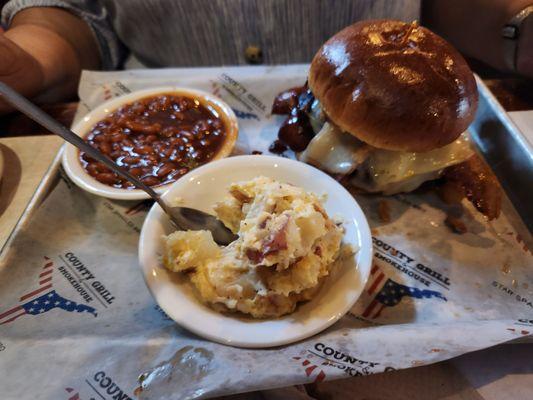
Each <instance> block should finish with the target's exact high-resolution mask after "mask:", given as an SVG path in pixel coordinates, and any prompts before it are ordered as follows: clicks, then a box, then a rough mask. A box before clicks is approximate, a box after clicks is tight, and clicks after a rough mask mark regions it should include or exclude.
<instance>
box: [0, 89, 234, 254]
mask: <svg viewBox="0 0 533 400" xmlns="http://www.w3.org/2000/svg"><path fill="white" fill-rule="evenodd" d="M0 96H2V97H3V99H4V100H5V101H6V102H7V103H9V104H10V105H11V106H13V107H14V108H16V109H17V110H19V111H20V112H22V113H23V114H26V115H27V116H28V117H29V118H31V119H32V120H34V121H35V122H37V123H38V124H40V125H42V126H43V127H44V128H46V129H48V130H49V131H50V132H53V133H55V134H56V135H58V136H60V137H62V138H63V139H65V140H66V141H67V142H69V143H71V144H73V145H74V146H76V147H77V148H79V149H80V150H82V151H84V152H85V153H87V154H88V155H89V156H91V157H92V158H94V159H95V160H98V161H100V162H101V163H103V164H104V165H105V166H106V167H108V168H109V169H111V170H112V171H114V172H116V173H117V174H118V175H120V176H121V177H123V178H125V179H127V180H128V181H130V182H131V183H133V185H135V187H136V188H138V189H141V190H143V191H145V192H146V193H148V195H149V196H150V197H151V198H152V199H154V200H155V201H156V202H157V204H159V206H160V207H161V208H162V209H163V211H164V212H165V213H166V214H167V215H168V217H169V218H170V221H171V222H172V223H173V224H174V225H175V227H176V228H177V229H181V230H201V229H207V230H208V231H211V233H212V234H213V239H214V240H215V242H217V243H218V244H221V245H226V244H229V243H231V242H233V241H234V240H235V239H236V238H237V236H236V235H234V234H233V233H232V232H231V231H230V230H229V229H228V228H226V226H225V225H224V224H223V223H222V222H221V221H220V220H218V219H217V218H216V217H214V216H213V215H209V214H207V213H205V212H203V211H200V210H196V209H193V208H187V207H170V206H169V205H168V204H166V203H165V202H164V201H163V200H162V199H161V197H160V196H159V195H158V194H157V193H156V192H155V191H154V190H153V189H152V188H151V187H149V186H147V185H145V184H144V183H142V182H141V181H140V180H139V179H138V178H137V177H135V176H133V175H131V174H130V173H129V172H128V171H126V170H124V169H122V168H121V167H119V166H118V165H117V164H115V163H114V162H113V161H111V159H109V158H107V157H106V156H104V155H103V154H102V153H100V152H99V151H98V150H96V149H95V148H94V147H92V146H90V145H89V144H87V143H86V142H85V141H84V140H83V139H82V138H80V137H79V136H78V135H76V134H75V133H74V132H72V131H71V130H70V129H67V128H66V127H65V126H63V125H61V124H60V123H59V122H57V121H56V120H55V119H53V118H52V117H51V116H50V115H48V114H46V113H45V112H44V111H43V110H41V109H40V108H39V107H37V106H36V105H34V104H33V103H32V102H30V101H29V100H28V99H26V98H25V97H23V96H22V95H20V94H19V93H17V92H16V91H15V90H13V89H12V88H10V87H9V86H8V85H6V84H5V83H3V82H0Z"/></svg>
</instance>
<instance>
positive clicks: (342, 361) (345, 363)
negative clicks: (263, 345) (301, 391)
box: [292, 342, 394, 383]
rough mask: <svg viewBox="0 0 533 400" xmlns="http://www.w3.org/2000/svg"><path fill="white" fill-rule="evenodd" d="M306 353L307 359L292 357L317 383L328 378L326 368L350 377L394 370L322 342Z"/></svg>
mask: <svg viewBox="0 0 533 400" xmlns="http://www.w3.org/2000/svg"><path fill="white" fill-rule="evenodd" d="M306 352H307V356H306V357H292V359H293V360H295V361H298V362H299V363H300V364H301V366H302V368H303V370H304V373H305V375H306V376H308V377H311V378H312V379H313V382H315V383H318V382H322V381H323V380H324V379H326V378H327V374H326V372H325V369H326V367H331V368H334V369H337V370H341V371H342V372H344V373H345V374H346V375H349V376H363V375H370V374H373V373H377V372H383V371H391V370H394V368H392V367H385V368H384V367H383V366H382V365H381V364H380V363H379V362H374V361H366V360H362V359H360V358H357V357H355V356H353V355H350V354H347V353H345V352H343V351H341V350H338V349H336V348H334V347H333V346H331V345H327V344H326V343H322V342H317V343H315V345H314V346H313V348H312V349H307V350H306Z"/></svg>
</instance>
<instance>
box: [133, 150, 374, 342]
mask: <svg viewBox="0 0 533 400" xmlns="http://www.w3.org/2000/svg"><path fill="white" fill-rule="evenodd" d="M261 175H262V176H267V177H271V178H273V179H277V180H279V181H282V182H287V183H292V184H294V185H297V186H300V187H303V188H305V189H306V190H309V191H312V192H314V193H316V194H322V193H327V194H328V199H327V201H326V203H325V208H326V211H327V212H328V214H329V215H331V216H334V215H339V216H341V217H342V219H343V220H344V227H345V228H346V234H345V236H344V243H349V244H352V245H354V246H355V247H357V248H359V251H358V252H357V253H356V254H355V255H354V256H353V257H348V259H346V260H345V262H343V263H341V265H339V268H336V270H335V273H334V274H332V275H330V276H328V277H327V278H326V281H325V283H324V285H323V286H322V288H321V289H320V291H319V292H318V294H317V296H316V297H315V298H313V299H312V300H311V301H309V302H307V303H304V304H301V305H300V306H299V307H298V308H297V309H296V311H295V312H294V313H292V314H290V315H287V316H284V317H281V318H277V319H270V320H253V319H251V318H244V317H237V316H234V315H231V314H220V313H217V312H215V311H213V310H212V309H210V308H209V307H208V306H206V305H204V304H202V303H201V302H200V300H199V299H198V298H197V297H196V295H195V293H194V291H193V287H192V286H191V284H190V283H189V282H188V280H187V279H183V278H180V274H178V273H174V272H170V271H168V270H166V269H165V268H164V267H163V266H162V264H161V262H160V255H161V254H162V245H163V243H162V236H163V235H165V234H169V233H171V232H172V231H173V229H172V228H171V226H170V224H169V222H168V220H167V218H166V217H165V215H164V214H163V212H162V210H161V208H160V207H159V206H154V207H152V209H151V210H150V212H149V213H148V216H147V217H146V220H145V222H144V225H143V227H142V231H141V237H140V240H139V260H140V264H141V268H142V272H143V275H144V279H145V281H146V284H147V285H148V288H149V289H150V291H151V293H152V295H153V296H154V298H155V300H156V301H157V303H158V304H159V305H160V306H161V308H162V309H163V310H164V311H165V312H166V313H167V314H168V315H169V316H170V317H171V318H172V319H173V320H174V321H176V322H177V323H178V324H180V325H181V326H183V327H185V328H187V329H189V330H190V331H192V332H194V333H196V334H198V335H200V336H202V337H205V338H207V339H210V340H213V341H215V342H219V343H223V344H227V345H231V346H238V347H271V346H278V345H283V344H287V343H291V342H295V341H298V340H301V339H304V338H307V337H309V336H312V335H314V334H316V333H318V332H320V331H322V330H323V329H325V328H327V327H328V326H330V325H332V324H333V323H335V321H337V320H338V319H339V318H341V317H342V316H343V315H344V314H345V313H346V312H347V311H348V310H349V309H350V308H351V307H352V306H353V305H354V303H355V301H356V300H357V299H358V298H359V296H360V295H361V293H362V291H363V288H364V286H365V284H366V281H367V279H368V276H369V273H370V268H371V261H372V238H371V236H370V229H369V227H368V223H367V221H366V218H365V216H364V214H363V212H362V211H361V208H360V207H359V205H358V204H357V203H356V201H355V200H354V198H353V197H352V196H351V195H350V194H349V193H348V191H346V189H344V187H342V186H341V185H340V184H339V183H338V182H337V181H335V180H334V179H332V178H331V177H330V176H328V175H326V174H325V173H323V172H322V171H320V170H318V169H316V168H314V167H311V166H310V165H307V164H304V163H301V162H298V161H293V160H289V159H286V158H281V157H273V156H238V157H230V158H226V159H223V160H219V161H214V162H212V163H209V164H206V165H204V166H202V167H200V168H197V169H194V170H192V171H191V172H189V173H188V174H186V175H184V176H183V177H182V178H181V179H180V180H178V181H177V182H175V183H174V184H173V185H172V186H171V187H170V188H169V190H168V192H166V193H165V194H164V196H163V198H164V199H166V200H169V199H174V198H176V197H179V198H181V199H183V204H184V205H185V206H191V207H195V208H198V209H201V210H203V211H206V212H212V206H213V205H214V204H215V203H216V202H217V201H219V200H220V199H222V197H224V196H225V195H226V194H227V191H226V188H227V187H228V186H229V185H230V184H231V183H233V182H238V181H243V180H249V179H252V178H254V177H257V176H261Z"/></svg>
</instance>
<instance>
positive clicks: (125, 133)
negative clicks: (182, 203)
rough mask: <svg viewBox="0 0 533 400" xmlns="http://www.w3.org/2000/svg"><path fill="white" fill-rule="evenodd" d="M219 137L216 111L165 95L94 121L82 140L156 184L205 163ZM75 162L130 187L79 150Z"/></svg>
mask: <svg viewBox="0 0 533 400" xmlns="http://www.w3.org/2000/svg"><path fill="white" fill-rule="evenodd" d="M224 135H225V126H224V123H223V121H222V120H221V119H220V118H219V116H218V114H217V113H216V111H215V110H212V109H210V108H208V107H206V106H204V105H203V104H202V103H200V102H199V101H198V100H196V99H193V98H189V97H185V96H179V95H172V94H168V95H159V96H155V97H148V98H144V99H141V100H138V101H136V102H134V103H131V104H126V105H124V106H122V107H120V108H119V109H117V110H116V111H114V112H113V113H111V114H109V115H108V116H107V117H106V118H105V119H103V120H102V121H100V122H98V123H97V124H96V125H95V126H94V127H93V128H92V129H91V131H90V132H89V134H88V135H87V138H86V141H87V142H88V143H89V144H90V145H91V146H93V147H95V148H96V149H98V150H99V151H100V152H102V153H104V154H105V155H106V156H108V157H109V158H111V159H112V160H113V161H115V163H117V164H118V165H119V166H122V167H124V168H126V169H127V170H128V171H129V172H130V173H131V174H132V175H135V176H137V177H138V178H140V179H141V181H143V182H144V183H145V184H146V185H149V186H158V185H164V184H167V183H170V182H173V181H175V180H177V179H178V178H179V177H181V176H182V175H184V174H186V173H187V172H188V171H190V170H191V169H193V168H195V167H197V166H199V165H202V164H205V163H206V162H208V161H210V160H211V159H212V158H213V157H214V156H215V155H216V154H217V151H218V150H219V149H220V147H221V146H222V144H223V142H224ZM80 161H81V164H82V165H83V167H84V168H85V170H86V171H87V172H88V173H89V174H90V175H91V176H93V177H94V178H95V179H97V180H98V181H100V182H102V183H104V184H106V185H109V186H113V187H116V188H127V189H132V188H134V187H133V185H132V184H131V183H130V182H128V181H126V180H125V179H123V178H121V177H120V176H118V175H117V174H115V173H114V172H112V171H111V170H109V169H108V168H107V167H106V166H105V165H103V164H102V163H100V162H98V161H96V160H94V159H93V158H91V157H89V156H88V155H87V154H85V153H83V152H80Z"/></svg>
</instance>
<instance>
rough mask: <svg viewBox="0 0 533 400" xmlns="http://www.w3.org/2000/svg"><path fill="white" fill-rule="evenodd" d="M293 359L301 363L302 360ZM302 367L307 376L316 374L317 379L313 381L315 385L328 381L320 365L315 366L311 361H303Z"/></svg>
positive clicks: (298, 358)
mask: <svg viewBox="0 0 533 400" xmlns="http://www.w3.org/2000/svg"><path fill="white" fill-rule="evenodd" d="M292 359H293V360H296V361H299V360H301V359H302V357H293V358H292ZM302 366H303V367H304V371H305V375H307V376H311V374H313V372H315V373H316V374H315V379H314V380H313V382H314V383H319V382H322V381H323V380H324V379H326V374H325V373H324V371H322V369H321V368H320V367H319V366H318V365H316V364H313V363H312V362H311V361H309V360H303V361H302Z"/></svg>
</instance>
